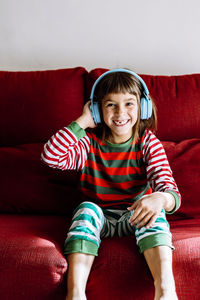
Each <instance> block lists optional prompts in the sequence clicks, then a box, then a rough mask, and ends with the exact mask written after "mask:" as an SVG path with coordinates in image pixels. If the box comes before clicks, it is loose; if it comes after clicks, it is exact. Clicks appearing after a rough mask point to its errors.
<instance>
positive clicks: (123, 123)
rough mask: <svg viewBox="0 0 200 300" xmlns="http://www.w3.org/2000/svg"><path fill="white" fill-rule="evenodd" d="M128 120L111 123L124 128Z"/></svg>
mask: <svg viewBox="0 0 200 300" xmlns="http://www.w3.org/2000/svg"><path fill="white" fill-rule="evenodd" d="M128 121H129V120H113V123H114V124H115V125H116V126H124V125H126V124H127V123H128Z"/></svg>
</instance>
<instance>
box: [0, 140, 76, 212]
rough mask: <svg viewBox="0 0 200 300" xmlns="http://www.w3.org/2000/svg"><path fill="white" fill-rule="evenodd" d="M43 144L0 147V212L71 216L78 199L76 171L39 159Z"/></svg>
mask: <svg viewBox="0 0 200 300" xmlns="http://www.w3.org/2000/svg"><path fill="white" fill-rule="evenodd" d="M42 147H43V144H25V145H19V146H15V147H1V148H0V161H1V190H0V212H4V213H20V214H23V213H30V214H34V213H35V214H36V213H43V214H62V215H68V216H71V213H72V211H73V209H74V208H75V207H76V206H77V203H78V202H79V201H80V196H79V191H78V189H77V184H78V181H79V176H78V173H77V172H75V171H65V172H63V171H61V170H55V169H51V168H49V167H48V166H46V165H44V163H42V162H41V160H40V154H41V151H42Z"/></svg>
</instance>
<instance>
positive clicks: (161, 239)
mask: <svg viewBox="0 0 200 300" xmlns="http://www.w3.org/2000/svg"><path fill="white" fill-rule="evenodd" d="M138 246H139V248H140V253H143V252H144V251H145V250H147V249H150V248H153V247H157V246H168V247H170V248H172V250H174V249H175V248H174V246H173V245H172V241H171V237H170V236H168V235H167V234H165V233H156V234H153V235H150V236H147V237H145V238H143V239H141V240H140V241H139V242H138Z"/></svg>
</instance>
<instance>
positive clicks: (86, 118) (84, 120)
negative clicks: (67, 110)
mask: <svg viewBox="0 0 200 300" xmlns="http://www.w3.org/2000/svg"><path fill="white" fill-rule="evenodd" d="M90 104H91V101H88V102H87V103H86V104H85V105H84V108H83V113H82V115H81V116H80V117H79V118H78V119H77V120H76V121H75V122H77V123H78V124H79V126H80V127H81V128H83V129H86V128H95V127H96V126H97V125H96V124H95V123H94V120H93V118H92V114H91V110H90Z"/></svg>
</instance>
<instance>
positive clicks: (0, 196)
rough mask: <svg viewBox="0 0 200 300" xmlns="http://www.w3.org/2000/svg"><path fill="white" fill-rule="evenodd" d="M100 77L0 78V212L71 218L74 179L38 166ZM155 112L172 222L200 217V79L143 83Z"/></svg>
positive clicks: (76, 72) (42, 74)
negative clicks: (178, 198) (169, 176)
mask: <svg viewBox="0 0 200 300" xmlns="http://www.w3.org/2000/svg"><path fill="white" fill-rule="evenodd" d="M105 71H106V69H95V70H92V71H91V72H90V73H89V74H88V73H87V71H86V70H85V69H84V68H74V69H64V70H55V71H37V72H35V71H32V72H31V71H30V72H4V71H2V72H0V165H1V175H0V182H1V190H0V192H1V193H0V212H7V213H48V214H53V213H56V214H67V215H68V214H71V212H72V209H73V208H75V206H76V205H77V203H78V202H79V201H80V195H79V192H78V190H77V184H78V181H79V178H78V174H76V173H75V172H73V171H66V172H62V171H58V170H54V169H51V168H49V167H47V166H45V165H44V164H43V163H42V162H41V161H40V153H41V151H42V147H43V144H44V143H45V142H46V141H47V140H48V139H49V138H50V136H51V135H52V134H54V133H55V132H56V131H57V130H58V129H60V128H61V127H63V126H66V125H68V124H69V123H70V122H71V121H72V120H74V119H76V118H77V117H78V116H79V115H80V114H81V112H82V108H83V105H84V102H85V101H87V100H88V99H89V95H90V90H91V86H92V84H93V83H94V81H95V80H96V78H97V77H98V76H99V75H101V74H102V73H103V72H105ZM141 76H142V77H143V79H144V80H145V82H146V83H147V86H148V88H149V91H150V94H151V95H152V97H153V99H154V100H155V103H156V105H157V108H158V131H157V137H158V138H159V139H160V140H161V141H162V143H163V145H164V147H165V150H166V153H167V156H168V159H169V162H170V165H171V168H172V171H173V174H174V178H175V180H176V182H177V185H178V187H179V190H180V192H181V194H182V206H181V208H180V209H179V210H178V212H177V213H176V214H175V215H174V216H173V217H172V218H183V217H184V218H197V217H200V205H199V195H200V184H199V182H200V171H199V170H200V74H194V75H184V76H151V75H141Z"/></svg>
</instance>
